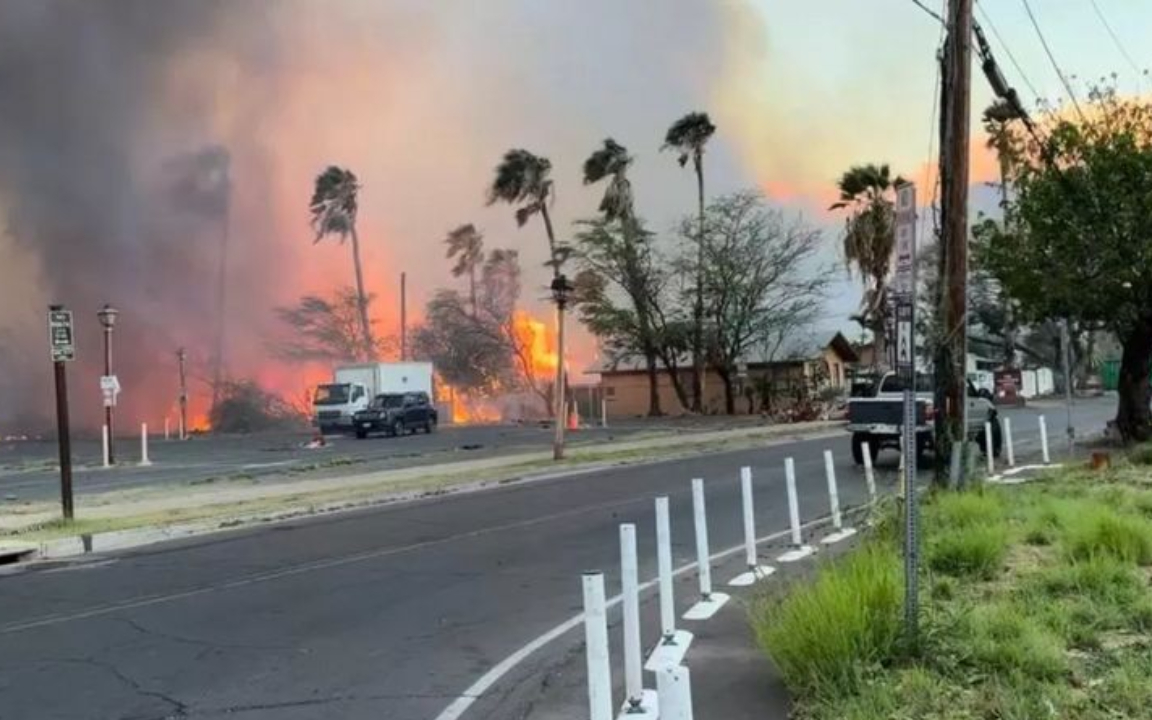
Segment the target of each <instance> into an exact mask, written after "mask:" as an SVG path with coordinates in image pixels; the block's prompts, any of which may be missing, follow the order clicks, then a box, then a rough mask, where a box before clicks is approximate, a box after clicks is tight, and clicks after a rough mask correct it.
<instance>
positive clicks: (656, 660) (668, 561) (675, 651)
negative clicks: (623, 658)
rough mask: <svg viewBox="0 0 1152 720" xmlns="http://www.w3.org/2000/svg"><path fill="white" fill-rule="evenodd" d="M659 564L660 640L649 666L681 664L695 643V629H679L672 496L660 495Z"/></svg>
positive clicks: (657, 542)
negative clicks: (671, 518)
mask: <svg viewBox="0 0 1152 720" xmlns="http://www.w3.org/2000/svg"><path fill="white" fill-rule="evenodd" d="M656 565H657V568H658V572H659V575H660V635H661V638H660V643H659V644H658V645H657V646H656V649H654V650H653V651H652V653H651V654H650V655H649V656H648V661H647V662H646V663H645V664H644V669H645V670H652V671H656V670H659V669H660V668H663V667H667V666H670V665H679V664H680V661H681V660H683V659H684V653H686V652H688V646H689V645H691V644H692V633H690V632H688V631H687V630H677V629H676V601H675V598H674V596H673V591H672V526H671V523H670V522H669V520H668V498H666V497H658V498H656Z"/></svg>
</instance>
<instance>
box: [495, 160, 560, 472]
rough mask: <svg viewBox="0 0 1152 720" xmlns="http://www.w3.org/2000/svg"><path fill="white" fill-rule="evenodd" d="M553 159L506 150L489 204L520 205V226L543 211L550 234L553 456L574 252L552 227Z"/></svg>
mask: <svg viewBox="0 0 1152 720" xmlns="http://www.w3.org/2000/svg"><path fill="white" fill-rule="evenodd" d="M551 172H552V161H550V160H549V159H548V158H546V157H540V156H539V155H535V154H533V153H530V152H528V151H527V150H524V149H519V148H517V149H513V150H509V151H508V152H506V153H504V157H503V158H501V160H500V164H499V165H497V166H496V177H495V178H494V179H493V180H492V185H490V186H489V188H488V204H489V205H494V204H495V203H497V202H504V203H508V204H509V205H512V206H514V207H515V208H516V224H517V225H519V226H520V227H524V225H525V224H526V223H527V222H528V220H529V219H530V218H531V217H532V216H533V215H536V214H537V213H539V215H540V217H541V219H543V221H544V231H545V232H546V233H547V236H548V262H547V263H546V265H548V266H549V267H551V268H552V290H553V299H554V300H555V301H556V358H557V362H556V385H555V390H554V392H553V395H552V399H553V409H552V410H553V425H554V426H555V430H556V435H555V437H554V439H553V441H552V457H553V458H554V459H556V460H560V459H562V458H563V457H564V422H565V418H566V417H567V416H566V413H565V397H564V307H565V305H566V303H567V300H566V294H567V293H566V290H567V288H568V287H569V286H568V279H567V278H566V277H564V274H563V273H561V272H560V268H561V267H562V266H563V264H564V261H565V260H567V259H568V256H569V254H571V248H568V247H564V246H560V245H558V244H557V243H556V234H555V232H553V230H552V217H551V216H550V215H549V214H548V205H549V203H550V202H551V200H552V197H553V194H552V178H551V177H549V176H550V175H551Z"/></svg>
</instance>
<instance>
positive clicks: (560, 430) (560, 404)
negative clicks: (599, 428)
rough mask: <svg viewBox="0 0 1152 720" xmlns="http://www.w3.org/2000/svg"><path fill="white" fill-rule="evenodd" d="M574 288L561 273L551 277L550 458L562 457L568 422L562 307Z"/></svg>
mask: <svg viewBox="0 0 1152 720" xmlns="http://www.w3.org/2000/svg"><path fill="white" fill-rule="evenodd" d="M573 289H574V288H573V287H572V285H571V284H570V283H569V282H568V278H567V277H565V276H564V274H563V273H559V272H558V273H556V274H555V275H554V276H553V277H552V285H551V290H552V301H553V302H555V303H556V391H555V393H556V397H555V400H554V404H555V417H556V422H555V426H556V434H555V436H554V438H553V440H552V458H553V459H554V460H560V459H562V458H563V457H564V428H565V425H566V424H567V422H568V413H567V406H566V404H565V402H564V401H565V397H564V385H565V383H564V308H565V307H567V305H568V297H569V295H571V293H572V290H573Z"/></svg>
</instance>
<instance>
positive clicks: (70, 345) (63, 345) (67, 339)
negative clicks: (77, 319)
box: [48, 306, 76, 362]
mask: <svg viewBox="0 0 1152 720" xmlns="http://www.w3.org/2000/svg"><path fill="white" fill-rule="evenodd" d="M48 342H49V344H50V346H51V348H52V362H68V361H70V360H75V359H76V344H75V340H74V334H73V332H72V311H71V310H65V309H64V308H62V307H59V306H53V307H52V308H51V309H49V310H48Z"/></svg>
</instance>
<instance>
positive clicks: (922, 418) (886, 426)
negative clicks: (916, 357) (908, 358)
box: [847, 372, 1003, 465]
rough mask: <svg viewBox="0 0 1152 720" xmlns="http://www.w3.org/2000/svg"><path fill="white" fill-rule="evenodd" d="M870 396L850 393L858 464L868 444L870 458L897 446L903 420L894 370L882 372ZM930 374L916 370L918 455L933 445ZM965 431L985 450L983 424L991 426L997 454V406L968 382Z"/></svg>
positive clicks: (850, 427)
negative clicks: (885, 449) (857, 395)
mask: <svg viewBox="0 0 1152 720" xmlns="http://www.w3.org/2000/svg"><path fill="white" fill-rule="evenodd" d="M874 387H875V390H874V391H873V393H872V395H871V396H870V397H853V398H851V399H850V400H849V401H848V427H847V430H848V432H850V433H852V459H853V460H854V461H855V462H856V464H857V465H859V464H862V463H863V462H864V446H865V444H867V447H868V450H869V453H870V454H871V456H872V459H873V460H875V459H876V456H877V455H878V454H879V453H880V451H881V450H882V449H884V448H893V449H895V450H899V449H900V435H901V431H902V429H903V420H904V382H903V381H902V380H901V379H900V377H899V376H898V375H896V373H891V372H890V373H885V374H884V375H882V376H881V377H880V378H879V379H878V380H877V382H876V383H875V385H874ZM932 387H933V384H932V378H931V376H929V375H924V374H917V376H916V387H915V399H916V448H917V454H918V455H921V454H923V453H925V452H928V451H931V450H932V449H933V448H935V437H934V433H935V424H934V422H933V420H934V418H935V414H936V408H935V406H934V401H933V393H932ZM966 415H967V435H968V439H969V440H972V441H975V442H977V443H978V444H979V448H980V452H985V449H986V447H987V446H986V445H985V440H984V433H985V424H986V423H987V424H988V425H989V426H990V427H991V428H992V454H993V455H994V456H995V457H999V456H1000V449H1001V445H1002V442H1003V440H1002V435H1001V427H1000V421H999V418H998V417H997V413H996V407H995V405H993V403H992V402H991V401H990V400H989V399H988V398H987V397H985V396H984V395H983V394H982V393H980V392H979V391H978V390H977V389H976V388H975V387H974V386H973V385H972V384H971V383H968V390H967V413H966Z"/></svg>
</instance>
